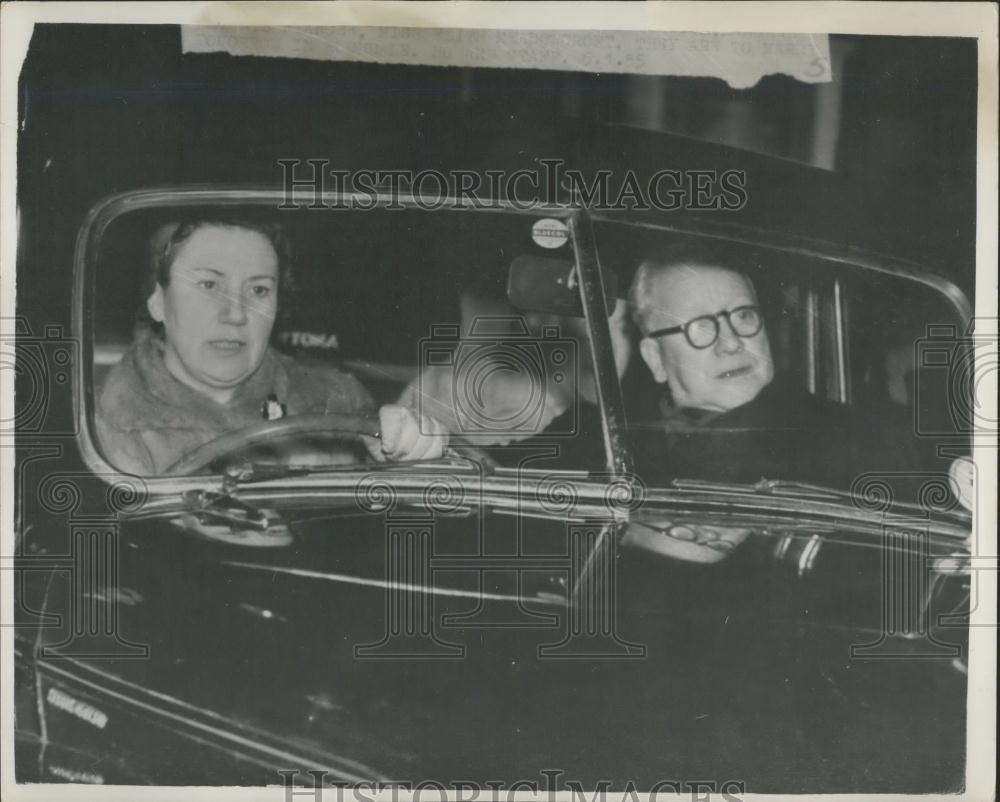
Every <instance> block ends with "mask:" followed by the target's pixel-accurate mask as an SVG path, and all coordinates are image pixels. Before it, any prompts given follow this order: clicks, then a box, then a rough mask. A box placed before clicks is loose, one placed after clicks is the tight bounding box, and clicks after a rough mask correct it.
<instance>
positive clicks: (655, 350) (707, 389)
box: [640, 265, 774, 412]
mask: <svg viewBox="0 0 1000 802" xmlns="http://www.w3.org/2000/svg"><path fill="white" fill-rule="evenodd" d="M651 287H652V293H653V299H652V309H651V310H650V312H649V314H648V316H647V319H646V321H644V331H655V330H657V329H663V328H669V327H672V326H680V325H683V324H684V323H687V322H688V321H689V320H691V319H693V318H696V317H699V316H700V315H714V314H716V313H718V312H722V311H731V310H733V309H735V308H737V307H739V306H749V305H756V303H757V297H756V293H755V292H754V290H753V286H752V285H751V284H750V282H749V281H748V280H747V279H746V278H745V277H744V276H742V275H740V274H739V273H734V272H733V271H731V270H727V269H725V268H720V267H709V266H702V265H693V266H690V267H688V266H678V267H672V268H670V269H668V270H663V271H660V272H659V273H657V274H656V275H654V277H653V281H652V283H651ZM640 350H641V353H642V357H643V359H644V360H645V362H646V364H647V365H648V366H649V369H650V371H651V372H652V374H653V378H654V379H656V381H657V382H660V383H662V382H666V383H667V384H668V385H669V386H670V392H671V395H672V396H673V399H674V403H675V404H676V405H677V406H679V407H691V408H695V409H706V410H715V411H718V412H725V411H728V410H730V409H735V408H736V407H739V406H742V405H743V404H746V403H747V402H748V401H752V400H753V399H754V398H756V397H757V394H758V393H759V392H760V391H761V390H763V389H764V388H765V387H766V386H767V385H768V384H770V382H771V380H772V379H773V378H774V365H773V363H772V361H771V345H770V343H769V342H768V339H767V331H766V330H765V329H764V328H761V330H760V331H759V332H758V333H757V334H755V335H754V336H753V337H738V336H737V335H736V334H735V333H734V332H733V330H732V328H731V327H730V325H729V322H728V320H727V319H726V318H720V319H719V338H718V340H716V341H715V343H714V344H713V345H711V346H709V347H708V348H702V349H698V348H695V347H693V346H692V345H691V344H690V343H689V342H688V341H687V338H686V337H685V336H684V334H683V333H680V332H679V333H677V334H669V335H665V336H662V337H657V338H644V339H643V340H642V341H641V343H640Z"/></svg>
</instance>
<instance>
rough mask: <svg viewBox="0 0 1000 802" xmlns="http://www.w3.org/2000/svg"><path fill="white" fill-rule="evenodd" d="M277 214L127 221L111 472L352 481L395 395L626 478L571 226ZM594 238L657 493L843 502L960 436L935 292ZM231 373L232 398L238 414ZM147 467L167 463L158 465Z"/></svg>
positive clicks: (851, 270) (193, 211) (629, 238)
mask: <svg viewBox="0 0 1000 802" xmlns="http://www.w3.org/2000/svg"><path fill="white" fill-rule="evenodd" d="M276 206H277V203H276V202H271V203H270V204H269V205H264V204H261V203H254V204H250V203H246V202H244V203H239V202H234V201H233V200H232V199H231V198H230V199H227V201H226V203H225V204H220V203H219V202H215V203H212V204H209V203H204V204H202V205H198V204H192V203H191V200H190V199H189V198H187V199H185V200H184V203H183V204H181V203H179V202H175V203H174V204H172V205H171V204H165V203H163V202H162V201H158V202H156V203H149V204H131V205H128V206H124V207H123V208H122V209H121V210H117V211H118V213H116V214H112V215H110V220H109V221H108V223H107V225H106V226H105V227H103V228H102V230H101V234H100V237H99V239H98V240H97V242H96V247H95V248H94V249H93V250H92V259H91V263H92V264H90V265H88V271H87V274H86V275H87V277H88V282H87V284H86V287H87V294H86V298H85V308H86V309H87V315H86V317H85V319H87V320H89V321H92V325H93V329H92V331H93V346H94V347H93V360H92V372H91V374H90V376H89V377H88V380H89V381H90V382H91V384H90V387H91V388H92V396H91V397H92V398H93V399H94V404H93V415H94V423H95V427H96V428H95V434H96V437H95V442H96V444H97V446H98V448H99V449H100V450H101V451H102V453H103V454H104V456H105V458H106V459H107V460H108V461H109V462H111V463H112V464H113V465H114V466H115V467H117V468H119V469H121V470H132V471H134V472H145V473H154V474H162V473H171V472H181V473H188V472H198V471H217V470H221V469H223V468H224V467H225V466H227V465H232V464H233V463H234V462H235V461H237V460H240V461H243V462H244V463H245V462H247V461H249V462H250V463H251V464H253V465H254V466H257V467H256V470H257V472H258V474H259V473H260V470H261V468H260V466H264V465H274V464H277V465H284V466H299V467H306V468H311V469H329V468H336V467H339V466H345V465H346V466H353V465H357V464H358V463H359V462H363V461H367V460H368V459H369V457H368V456H367V454H366V450H365V448H364V446H363V443H364V441H363V438H362V437H360V435H361V434H363V433H365V432H367V433H368V434H374V433H375V432H377V431H378V428H379V409H380V408H382V407H383V406H384V405H387V404H389V405H393V404H396V405H401V406H404V407H406V408H408V409H411V410H413V411H414V412H415V414H416V415H417V417H418V419H419V420H420V421H421V426H422V427H426V426H427V425H428V424H427V423H426V421H427V420H428V419H434V420H435V421H437V422H439V423H440V424H441V425H442V426H443V427H444V428H445V429H447V430H448V431H449V432H450V434H451V447H452V449H453V451H454V453H457V454H462V453H463V452H464V453H465V454H466V455H472V456H474V457H475V458H477V459H488V460H490V461H491V462H493V463H494V464H495V465H496V466H502V467H510V468H522V469H523V468H540V469H560V470H575V471H587V472H599V471H606V470H607V469H608V465H609V464H612V461H613V457H614V455H613V454H609V453H608V451H607V446H606V444H605V436H604V424H603V422H602V419H603V417H604V416H605V414H606V410H602V409H601V407H600V406H599V405H598V398H599V394H598V392H597V385H596V375H595V366H594V357H593V350H592V348H591V335H590V332H589V330H588V326H587V324H586V322H585V320H584V318H583V316H582V307H581V306H580V303H579V295H578V293H579V289H578V287H577V281H576V278H575V272H574V261H575V259H574V246H573V243H572V238H571V237H570V236H569V234H568V227H567V226H566V225H565V223H564V222H563V221H562V220H560V219H559V214H553V213H549V214H541V213H537V212H536V213H531V214H529V213H518V212H514V211H511V210H504V211H502V212H500V211H495V210H494V211H484V210H457V209H441V210H439V211H437V212H435V213H433V214H432V213H429V212H428V211H426V210H422V209H416V208H410V209H384V208H379V209H372V210H359V209H305V208H300V209H297V210H276V209H275V207H276ZM199 232H200V233H199ZM213 232H214V233H213ZM595 234H596V241H597V248H598V255H599V260H600V263H601V265H602V268H603V269H604V270H605V272H606V273H613V274H614V276H615V278H616V279H617V281H616V284H617V291H616V292H614V293H611V296H610V297H609V299H608V310H609V312H610V318H609V319H608V330H607V331H608V334H609V335H610V343H611V348H610V349H606V350H604V351H602V352H601V354H600V356H599V360H602V364H603V372H604V373H605V374H606V378H610V379H611V380H612V381H613V380H614V378H615V377H617V378H619V379H620V390H621V395H622V398H623V401H624V411H625V413H626V418H627V432H628V435H629V436H628V438H627V442H626V444H625V446H626V447H627V448H628V450H629V452H630V454H631V455H632V456H633V457H634V460H635V467H636V470H637V471H638V472H639V475H640V478H641V479H642V480H643V481H645V482H646V483H647V484H662V483H665V482H669V481H671V480H673V479H677V478H696V479H709V480H718V481H740V482H744V481H746V482H753V481H757V480H759V479H761V478H766V479H780V480H787V481H798V482H804V483H811V484H820V485H827V486H839V485H843V486H844V489H847V486H848V485H849V484H850V482H851V481H852V480H853V478H854V477H855V476H857V475H860V474H862V473H864V472H865V471H868V470H875V471H878V470H895V469H897V466H904V467H905V466H909V468H911V469H912V468H913V467H914V465H916V464H917V463H915V462H914V460H915V459H917V457H915V456H914V454H916V453H917V452H921V451H923V452H926V451H927V448H926V447H925V446H926V445H927V443H926V440H922V439H921V438H920V437H917V436H915V435H918V434H920V427H921V426H922V427H923V429H924V430H926V431H930V430H932V429H934V427H939V424H940V421H939V420H938V418H941V417H946V416H947V407H946V402H947V397H946V395H945V394H944V392H945V390H943V389H942V387H941V383H940V382H934V381H931V379H933V375H932V373H933V371H932V370H930V369H927V370H924V371H923V373H920V371H916V372H915V370H914V365H915V361H914V360H915V358H916V357H915V355H916V353H917V351H916V349H918V348H919V346H920V344H921V342H923V340H924V339H926V337H925V334H926V332H927V327H928V325H929V324H940V323H954V321H955V317H954V312H953V311H952V310H951V308H950V307H949V305H948V303H947V301H946V299H945V297H944V296H943V295H942V294H941V293H940V292H939V291H938V290H936V289H934V288H933V287H930V286H927V285H924V284H920V283H917V282H914V281H912V280H910V279H907V278H905V277H901V276H896V275H891V274H889V273H886V272H876V271H873V270H866V269H862V268H860V267H858V266H851V265H848V264H843V263H834V262H832V261H826V260H823V259H820V258H816V257H807V256H802V255H790V254H788V253H783V252H779V251H777V250H768V249H766V248H762V247H750V246H744V245H740V246H737V245H732V244H730V245H725V244H723V243H721V242H719V241H716V240H713V239H710V238H706V237H692V236H687V237H685V236H683V235H680V234H676V233H672V232H668V231H660V230H656V229H650V228H640V227H636V226H634V225H627V224H624V223H612V222H598V223H597V224H596V229H595ZM220 252H222V254H223V255H222V256H220V255H219V254H220ZM219 259H222V260H223V262H224V264H223V265H221V266H220V264H219V263H218V260H219ZM213 260H216V261H213ZM671 260H673V261H671ZM640 265H642V266H643V267H642V268H641V269H640ZM232 271H235V272H232ZM206 299H208V300H206ZM213 299H214V300H213ZM220 299H221V300H220ZM227 371H228V372H227ZM918 373H920V375H919V376H918V375H917V374H918ZM925 374H926V375H925ZM220 376H221V378H220ZM920 378H924V379H925V380H924V381H919V379H920ZM219 382H222V383H224V384H225V383H228V384H227V386H228V387H230V388H235V389H234V390H233V392H231V393H229V394H228V395H226V396H222V397H221V400H220V397H217V396H215V395H213V393H214V391H215V388H216V387H217V385H218V384H219ZM919 392H923V395H922V396H920V397H919V398H918V393H919ZM935 416H936V418H935ZM915 424H917V425H916V426H915ZM900 432H903V433H904V434H907V435H908V436H907V437H902V436H900V435H899V433H900ZM244 434H246V435H247V436H246V437H244ZM887 443H888V444H889V445H888V446H887V445H886V444H887ZM840 446H842V447H843V448H842V449H841V450H839V451H838V450H837V448H836V447H840ZM824 449H825V450H824ZM844 449H847V450H844ZM848 451H850V453H848ZM855 451H856V452H857V453H855ZM136 452H141V454H142V455H144V456H145V455H147V454H149V453H151V452H154V457H155V459H156V463H155V464H156V465H157V466H159V467H158V468H157V469H155V470H146V471H140V470H138V469H137V468H135V467H134V466H135V464H136V463H135V461H134V460H133V456H134V454H135V453H136ZM833 453H836V458H835V459H834V458H831V457H830V454H833ZM192 454H194V455H195V459H193V460H192V459H190V457H191V456H192ZM201 456H204V457H205V459H199V458H198V457H201ZM185 460H186V461H185ZM866 460H867V461H866ZM831 463H837V469H836V470H832V469H831V470H825V471H824V470H820V469H819V468H821V467H824V466H825V467H828V468H831V467H832V465H831ZM143 464H152V463H143ZM177 466H180V470H178V471H173V470H171V468H172V467H174V468H176V467H177Z"/></svg>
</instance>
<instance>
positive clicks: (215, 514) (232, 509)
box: [183, 490, 271, 532]
mask: <svg viewBox="0 0 1000 802" xmlns="http://www.w3.org/2000/svg"><path fill="white" fill-rule="evenodd" d="M183 499H184V503H185V504H186V505H187V508H188V509H189V510H190V511H191V512H193V513H194V514H195V515H196V516H197V517H198V518H199V519H200V520H202V521H209V520H210V521H212V522H214V523H226V524H230V525H232V526H238V527H240V528H241V529H256V530H259V531H261V532H263V531H265V530H267V529H268V528H269V527H270V526H271V521H270V519H269V518H268V517H267V516H266V515H265V514H264V513H263V512H261V511H260V510H258V509H256V508H255V507H251V506H250V505H249V504H245V503H244V502H242V501H240V500H239V499H237V498H234V497H233V496H232V495H230V494H228V493H213V492H212V491H211V490H186V491H185V492H184V494H183Z"/></svg>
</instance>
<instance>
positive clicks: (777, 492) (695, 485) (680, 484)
mask: <svg viewBox="0 0 1000 802" xmlns="http://www.w3.org/2000/svg"><path fill="white" fill-rule="evenodd" d="M670 484H671V486H673V487H675V488H677V489H678V490H721V491H726V492H729V493H734V492H735V493H752V494H753V495H767V496H788V497H791V498H819V499H831V500H836V501H849V500H850V499H851V498H852V496H851V494H850V493H849V492H847V491H846V490H837V489H835V488H832V487H824V486H823V485H811V484H807V483H806V482H792V481H786V480H784V479H761V480H760V481H759V482H756V483H754V484H737V483H735V482H716V481H712V480H710V479H674V480H673V481H672V482H671V483H670Z"/></svg>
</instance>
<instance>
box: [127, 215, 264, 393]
mask: <svg viewBox="0 0 1000 802" xmlns="http://www.w3.org/2000/svg"><path fill="white" fill-rule="evenodd" d="M146 303H147V307H148V309H149V313H150V315H152V317H153V319H154V320H156V321H159V322H160V323H162V324H163V328H164V339H165V344H166V350H165V352H164V361H165V363H166V366H167V369H168V370H169V371H170V372H171V374H172V375H173V376H174V377H175V378H176V379H178V380H179V381H181V382H183V383H184V384H187V385H188V386H189V387H193V388H194V389H195V390H198V391H199V392H202V393H204V394H205V395H208V396H209V397H211V398H213V399H215V400H216V401H218V402H220V403H225V402H227V401H228V400H229V399H230V398H231V397H232V395H233V392H235V390H236V388H237V387H239V385H240V384H242V383H243V382H244V381H246V379H248V378H249V377H250V376H252V375H253V373H254V372H255V371H256V370H257V368H258V367H260V363H261V362H262V361H263V359H264V354H265V353H266V351H267V345H268V340H269V339H270V336H271V329H272V327H273V326H274V316H275V313H276V311H277V305H278V255H277V254H276V253H275V250H274V247H273V246H272V245H271V243H270V241H269V240H268V239H267V237H265V236H264V235H263V234H261V233H259V232H257V231H253V230H251V229H246V228H238V227H235V226H217V225H207V226H204V227H202V228H199V229H198V230H196V231H195V232H194V233H193V234H192V235H191V236H190V237H189V238H188V239H187V241H186V242H184V243H183V244H181V245H180V247H179V248H178V250H177V254H176V257H175V259H174V262H173V264H172V265H171V266H170V281H169V283H168V284H167V286H166V287H163V286H161V285H159V284H157V286H156V290H155V291H154V293H153V294H152V295H151V296H150V297H149V300H148V301H147V302H146Z"/></svg>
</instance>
